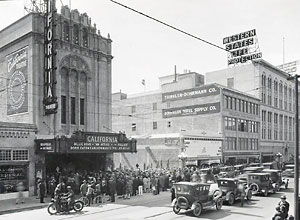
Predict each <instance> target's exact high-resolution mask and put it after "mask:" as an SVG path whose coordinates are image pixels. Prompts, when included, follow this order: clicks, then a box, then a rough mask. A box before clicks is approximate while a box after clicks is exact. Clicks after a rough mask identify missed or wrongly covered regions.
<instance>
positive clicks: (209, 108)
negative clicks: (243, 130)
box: [162, 102, 220, 118]
mask: <svg viewBox="0 0 300 220" xmlns="http://www.w3.org/2000/svg"><path fill="white" fill-rule="evenodd" d="M219 112H220V102H215V103H206V104H201V105H191V106H184V107H178V108H169V109H163V112H162V114H163V118H172V117H181V116H190V115H203V114H213V113H219Z"/></svg>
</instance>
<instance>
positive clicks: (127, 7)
mask: <svg viewBox="0 0 300 220" xmlns="http://www.w3.org/2000/svg"><path fill="white" fill-rule="evenodd" d="M110 1H111V2H113V3H115V4H117V5H120V6H122V7H124V8H126V9H129V10H131V11H133V12H135V13H138V14H140V15H142V16H144V17H147V18H149V19H151V20H153V21H156V22H158V23H160V24H162V25H165V26H167V27H169V28H171V29H174V30H176V31H178V32H181V33H183V34H185V35H188V36H190V37H193V38H195V39H197V40H200V41H202V42H204V43H206V44H209V45H210V46H213V47H216V48H218V49H221V50H224V51H226V52H230V51H229V50H227V49H225V48H222V47H220V46H218V45H216V44H214V43H211V42H209V41H207V40H204V39H202V38H200V37H197V36H195V35H193V34H190V33H188V32H186V31H183V30H181V29H179V28H177V27H175V26H173V25H170V24H168V23H166V22H163V21H161V20H159V19H157V18H154V17H152V16H150V15H147V14H145V13H143V12H140V11H138V10H136V9H133V8H131V7H129V6H127V5H124V4H121V3H120V2H117V1H114V0H110Z"/></svg>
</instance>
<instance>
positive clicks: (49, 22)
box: [43, 0, 58, 115]
mask: <svg viewBox="0 0 300 220" xmlns="http://www.w3.org/2000/svg"><path fill="white" fill-rule="evenodd" d="M45 3H46V13H45V74H44V80H45V88H44V100H43V103H44V111H45V115H49V114H55V113H56V112H57V107H58V103H57V98H56V97H55V94H54V93H55V89H54V84H55V82H54V81H55V80H54V76H55V75H54V74H55V73H54V72H55V49H54V42H53V41H54V27H53V21H54V18H53V16H54V9H55V0H45Z"/></svg>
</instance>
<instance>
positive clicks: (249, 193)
mask: <svg viewBox="0 0 300 220" xmlns="http://www.w3.org/2000/svg"><path fill="white" fill-rule="evenodd" d="M251 198H252V191H251V190H249V191H248V193H247V200H251Z"/></svg>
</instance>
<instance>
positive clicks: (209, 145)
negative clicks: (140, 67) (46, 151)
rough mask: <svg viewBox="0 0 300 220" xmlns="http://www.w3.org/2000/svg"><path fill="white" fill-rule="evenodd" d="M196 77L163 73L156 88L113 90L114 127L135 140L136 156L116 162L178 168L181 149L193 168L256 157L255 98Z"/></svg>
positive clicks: (117, 158) (121, 156)
mask: <svg viewBox="0 0 300 220" xmlns="http://www.w3.org/2000/svg"><path fill="white" fill-rule="evenodd" d="M199 79H204V77H203V75H201V74H198V73H192V72H190V73H185V74H180V75H178V76H176V78H175V76H174V75H173V76H166V77H161V78H160V89H159V90H158V91H153V92H148V93H141V94H135V95H132V96H127V95H126V94H124V93H121V92H120V93H115V94H113V110H112V111H113V130H120V131H125V132H126V135H127V136H131V137H134V138H136V139H137V155H136V154H135V155H131V154H128V153H122V154H115V155H114V163H115V166H120V167H127V168H132V167H135V165H136V164H138V165H139V167H140V168H142V169H143V168H144V169H147V168H151V167H162V168H166V167H179V166H181V163H180V160H179V157H178V156H179V155H180V154H182V152H184V153H183V155H186V164H187V165H195V166H200V165H201V164H204V163H220V162H226V163H237V162H251V161H256V160H258V159H259V157H260V148H259V146H260V143H259V142H260V140H259V127H260V123H259V121H260V119H259V112H260V106H259V99H257V98H255V97H254V96H251V95H249V94H247V93H242V92H239V91H238V90H235V89H231V88H228V87H225V86H221V85H219V84H215V83H212V84H206V85H204V83H203V81H202V80H199ZM227 97H232V98H233V99H234V100H237V101H238V103H239V104H238V105H235V106H231V105H229V103H228V102H227V100H228V99H227ZM230 99H231V98H230Z"/></svg>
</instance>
